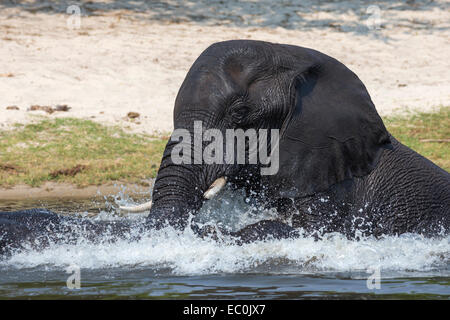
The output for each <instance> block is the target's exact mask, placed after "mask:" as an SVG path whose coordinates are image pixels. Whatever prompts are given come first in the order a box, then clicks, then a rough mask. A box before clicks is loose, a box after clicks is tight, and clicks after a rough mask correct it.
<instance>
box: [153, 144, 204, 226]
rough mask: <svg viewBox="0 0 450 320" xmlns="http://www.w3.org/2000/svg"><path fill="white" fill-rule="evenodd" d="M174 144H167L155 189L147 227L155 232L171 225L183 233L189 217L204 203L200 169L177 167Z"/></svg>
mask: <svg viewBox="0 0 450 320" xmlns="http://www.w3.org/2000/svg"><path fill="white" fill-rule="evenodd" d="M175 144H176V142H173V141H171V140H169V142H168V143H167V145H166V148H165V150H164V153H163V158H162V160H161V165H160V167H159V170H158V174H157V177H156V180H155V184H154V187H153V194H152V205H151V210H150V214H149V215H148V218H147V223H148V224H149V225H150V226H151V227H153V228H161V227H163V226H165V225H167V224H168V225H171V226H173V227H175V228H178V229H184V228H185V227H186V225H187V222H188V218H189V214H190V213H191V212H194V211H196V210H198V209H199V208H200V207H201V205H202V203H203V191H202V189H203V186H202V183H201V180H202V172H201V168H200V167H199V166H195V165H189V164H175V163H174V162H173V160H172V156H171V155H172V149H173V147H174V145H175Z"/></svg>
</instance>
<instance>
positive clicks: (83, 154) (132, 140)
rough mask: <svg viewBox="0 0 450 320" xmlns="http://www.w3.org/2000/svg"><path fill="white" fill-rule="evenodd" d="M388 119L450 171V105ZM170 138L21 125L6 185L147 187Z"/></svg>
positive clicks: (90, 127) (5, 145) (77, 126)
mask: <svg viewBox="0 0 450 320" xmlns="http://www.w3.org/2000/svg"><path fill="white" fill-rule="evenodd" d="M383 120H384V122H385V124H386V127H387V128H388V130H389V131H390V132H391V133H392V135H394V136H395V137H396V138H397V139H398V140H399V141H401V142H402V143H404V144H406V145H407V146H409V147H410V148H412V149H414V150H416V151H417V152H419V153H420V154H422V155H424V156H425V157H427V158H429V159H430V160H432V161H433V162H435V163H436V164H437V165H439V166H440V167H442V168H444V169H445V170H447V171H449V170H450V142H449V139H450V107H442V108H440V109H439V111H438V112H436V113H418V114H413V115H409V116H402V117H399V116H396V117H387V118H385V119H383ZM167 139H168V138H167V137H155V136H149V135H142V134H130V133H126V132H124V131H123V130H122V129H120V128H118V127H107V126H103V125H101V124H98V123H95V122H93V121H89V120H81V119H73V118H59V119H54V120H43V121H41V122H38V123H34V124H29V125H26V126H22V125H16V129H14V130H10V131H0V186H2V187H9V186H13V185H16V184H19V183H25V184H28V185H31V186H40V185H41V184H42V183H44V182H46V181H55V182H68V183H72V184H75V185H77V186H86V185H100V184H103V183H107V182H113V181H121V182H124V183H138V184H144V185H145V184H146V182H145V180H144V179H148V178H152V177H155V176H156V172H157V170H158V167H159V163H160V160H161V155H162V152H163V150H164V147H165V144H166V142H167ZM430 139H431V140H430Z"/></svg>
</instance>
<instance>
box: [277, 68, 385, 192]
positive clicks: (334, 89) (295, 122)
mask: <svg viewBox="0 0 450 320" xmlns="http://www.w3.org/2000/svg"><path fill="white" fill-rule="evenodd" d="M336 63H337V61H335V63H334V64H333V66H332V67H328V68H323V67H320V68H318V67H311V68H309V69H308V70H307V71H306V72H303V73H302V74H301V75H299V76H297V77H296V78H295V79H294V81H293V83H292V85H291V90H290V91H291V101H292V102H291V103H292V105H291V107H290V110H289V114H288V116H287V118H286V120H285V122H284V124H283V127H282V128H281V132H280V142H279V170H278V172H277V174H275V175H274V176H272V177H269V179H271V180H276V182H278V183H276V184H277V185H278V186H279V188H280V190H279V191H280V192H281V194H282V195H283V193H284V195H285V196H299V195H300V196H305V195H312V194H315V193H317V192H321V191H326V190H327V189H329V188H330V187H331V186H332V185H334V184H337V183H339V182H342V181H344V180H347V179H352V178H353V177H362V176H365V175H367V174H369V173H370V172H371V171H372V170H373V169H374V168H375V166H376V164H377V162H378V159H379V157H380V155H381V151H382V150H383V149H390V148H392V145H391V144H390V139H389V133H388V132H387V130H386V128H385V126H384V124H383V122H382V120H381V118H380V116H379V115H378V114H377V112H376V110H375V106H374V105H373V103H372V101H371V99H370V96H369V94H368V92H367V90H366V88H365V87H364V85H363V84H362V82H361V81H360V80H359V79H358V77H357V76H356V75H355V74H354V73H353V72H351V71H350V70H349V69H347V68H346V67H345V66H344V65H343V64H340V63H337V64H336ZM272 182H273V181H272Z"/></svg>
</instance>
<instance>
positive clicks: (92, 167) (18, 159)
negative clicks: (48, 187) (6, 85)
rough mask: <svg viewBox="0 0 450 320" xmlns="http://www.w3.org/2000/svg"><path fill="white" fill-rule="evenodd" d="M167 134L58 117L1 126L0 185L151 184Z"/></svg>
mask: <svg viewBox="0 0 450 320" xmlns="http://www.w3.org/2000/svg"><path fill="white" fill-rule="evenodd" d="M166 142H167V138H159V137H152V136H148V135H137V134H129V133H125V132H124V131H123V130H121V129H120V128H118V127H106V126H103V125H101V124H98V123H95V122H93V121H89V120H81V119H73V118H59V119H54V120H43V121H41V122H39V123H35V124H29V125H26V126H20V125H16V129H15V130H12V131H0V186H2V187H8V186H13V185H15V184H18V183H25V184H27V185H30V186H40V185H41V184H42V183H44V182H46V181H55V182H68V183H72V184H75V185H77V186H86V185H100V184H103V183H106V182H110V181H124V182H129V183H139V184H144V185H145V184H146V183H145V181H143V180H144V179H148V178H150V177H155V175H156V172H157V170H158V167H159V163H160V160H161V155H162V152H163V150H164V147H165V144H166Z"/></svg>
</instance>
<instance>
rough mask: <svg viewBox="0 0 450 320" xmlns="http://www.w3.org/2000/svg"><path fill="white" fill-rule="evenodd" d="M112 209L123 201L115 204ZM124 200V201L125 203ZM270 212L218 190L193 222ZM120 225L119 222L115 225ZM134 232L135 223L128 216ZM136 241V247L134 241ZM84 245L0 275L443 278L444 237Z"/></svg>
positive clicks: (32, 255) (31, 253) (184, 235)
mask: <svg viewBox="0 0 450 320" xmlns="http://www.w3.org/2000/svg"><path fill="white" fill-rule="evenodd" d="M115 201H119V202H120V204H125V205H129V204H130V203H124V200H123V198H120V199H119V197H118V198H116V199H115ZM127 201H130V200H125V202H127ZM275 214H276V212H274V211H271V210H264V209H262V208H258V207H255V206H254V205H252V204H251V201H249V200H248V199H245V197H244V195H243V194H239V193H236V192H231V190H225V192H224V193H223V194H221V195H220V196H219V197H217V199H214V200H211V201H209V202H208V204H207V205H205V206H204V207H203V208H202V210H201V212H200V213H199V214H198V215H197V216H196V217H195V219H194V220H195V221H196V222H197V223H201V224H213V225H220V226H221V227H224V226H225V227H227V228H228V229H229V230H237V229H239V228H242V227H243V226H245V225H247V224H250V223H255V222H257V221H259V220H262V219H270V218H273V217H274V215H275ZM95 219H104V220H109V219H117V216H116V215H115V213H114V212H113V211H111V210H106V211H102V212H101V213H100V215H98V216H97V217H96V218H95ZM121 219H123V218H121ZM132 219H134V220H135V221H136V222H137V223H136V225H139V219H144V217H143V216H142V215H141V216H135V215H133V216H132ZM137 236H139V240H135V239H136V237H137ZM110 240H111V239H110V238H108V236H106V235H105V236H104V239H103V241H100V242H98V243H92V242H91V241H89V240H88V239H86V238H84V237H83V231H82V230H80V238H79V240H78V241H77V243H75V244H53V245H50V247H48V248H46V249H44V250H40V251H36V250H33V249H25V250H21V251H20V252H17V253H15V254H13V255H12V256H11V257H9V258H8V259H7V260H3V261H0V267H2V268H19V269H21V268H34V267H45V268H50V269H51V268H56V269H61V268H65V267H66V266H68V265H71V264H76V265H78V266H79V267H80V268H83V269H103V268H122V269H127V268H128V269H135V268H146V269H154V270H166V271H165V272H169V273H171V274H176V275H191V274H214V273H245V272H264V273H267V272H269V273H289V274H302V273H311V272H317V271H319V272H327V271H332V272H347V271H365V270H366V269H368V268H379V269H381V270H384V271H386V270H390V271H392V272H399V271H400V272H409V271H420V272H427V271H436V272H439V273H440V274H445V275H449V274H450V271H449V267H448V266H449V260H450V259H449V258H450V245H449V241H450V237H444V238H434V239H429V238H424V237H422V236H419V235H416V234H404V235H401V236H386V237H383V238H381V239H375V238H373V237H365V238H362V239H360V240H358V241H357V240H348V239H347V238H346V237H345V236H343V235H341V234H337V233H332V234H326V235H324V236H323V238H322V239H320V240H316V239H315V238H313V237H309V236H302V237H299V238H297V239H283V240H266V241H258V242H254V243H249V244H244V245H237V244H235V243H234V240H233V239H231V238H227V237H223V238H222V240H223V241H219V242H218V241H215V240H213V239H208V238H206V239H201V238H199V237H197V236H196V235H195V234H194V233H193V232H192V230H191V229H190V228H187V229H186V230H185V231H183V232H180V231H177V230H174V229H173V228H170V227H167V228H165V229H162V230H149V231H145V232H142V230H141V229H140V228H138V227H136V228H135V229H133V230H132V231H131V232H130V235H129V237H128V238H126V239H123V240H116V241H110Z"/></svg>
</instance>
